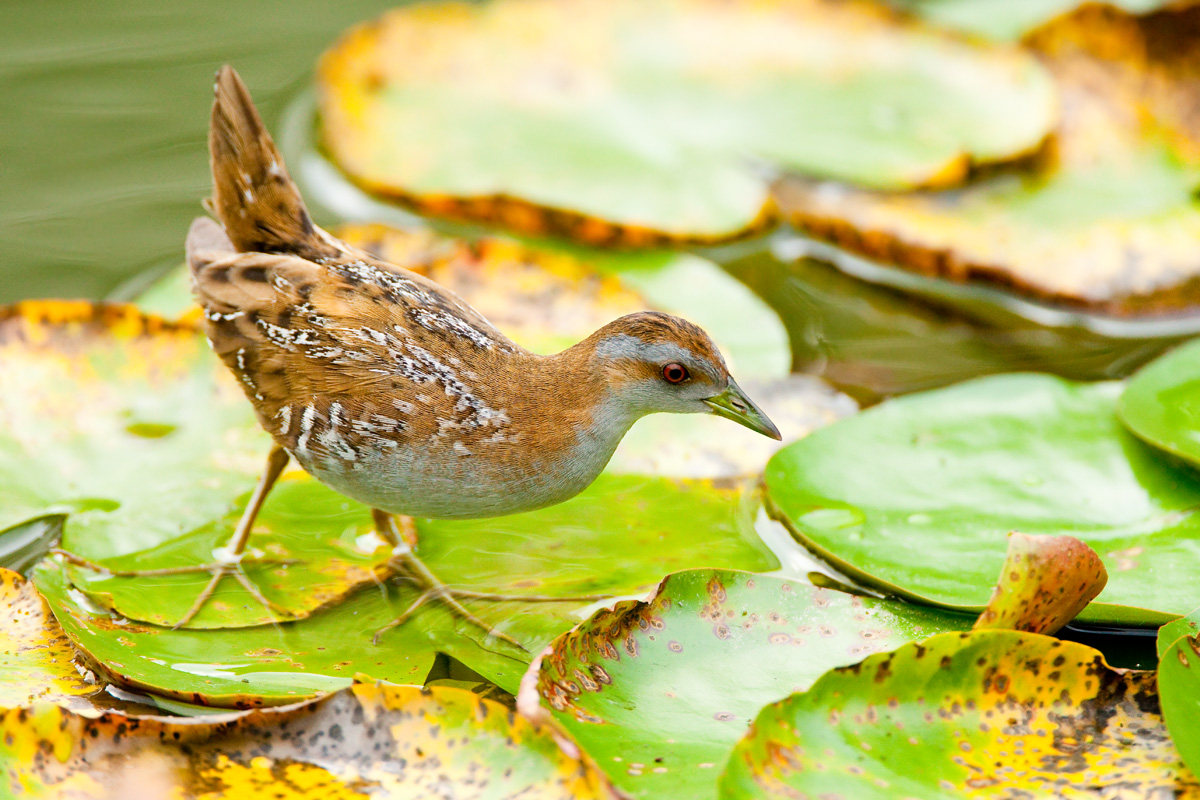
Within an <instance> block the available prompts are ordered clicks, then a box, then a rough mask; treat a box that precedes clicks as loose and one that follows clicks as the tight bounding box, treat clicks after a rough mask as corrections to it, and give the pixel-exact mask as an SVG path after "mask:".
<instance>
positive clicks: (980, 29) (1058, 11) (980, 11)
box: [888, 0, 1186, 42]
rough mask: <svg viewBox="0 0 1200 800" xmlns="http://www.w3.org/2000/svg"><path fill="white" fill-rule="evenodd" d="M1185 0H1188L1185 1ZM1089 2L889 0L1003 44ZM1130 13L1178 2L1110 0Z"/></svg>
mask: <svg viewBox="0 0 1200 800" xmlns="http://www.w3.org/2000/svg"><path fill="white" fill-rule="evenodd" d="M1185 1H1186V0H1185ZM1086 2H1089V0H888V3H889V5H892V6H894V7H895V8H899V9H904V10H905V11H909V12H911V13H912V14H914V15H916V16H918V17H920V18H921V19H923V20H925V21H927V22H931V23H933V24H935V25H940V26H942V27H946V28H950V29H952V30H957V31H963V32H964V33H970V34H974V35H977V36H984V37H986V38H988V39H994V40H996V41H1003V42H1015V41H1017V40H1018V39H1020V38H1021V37H1022V36H1024V35H1025V34H1027V33H1029V32H1030V31H1033V30H1036V29H1037V28H1039V27H1041V26H1042V25H1044V24H1045V23H1047V22H1049V21H1050V20H1052V19H1054V18H1055V17H1057V16H1059V15H1062V14H1068V13H1070V12H1072V11H1074V10H1075V9H1077V8H1079V7H1080V6H1082V5H1084V4H1085V3H1086ZM1106 5H1109V6H1113V7H1115V8H1120V9H1124V10H1125V11H1128V12H1129V13H1130V14H1145V13H1146V12H1149V11H1153V10H1155V9H1158V8H1161V7H1163V6H1170V5H1180V3H1179V2H1178V0H1107V3H1106Z"/></svg>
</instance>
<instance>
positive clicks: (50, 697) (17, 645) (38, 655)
mask: <svg viewBox="0 0 1200 800" xmlns="http://www.w3.org/2000/svg"><path fill="white" fill-rule="evenodd" d="M0 609H2V610H0V620H2V622H0V708H17V707H19V706H29V705H33V704H34V703H53V704H56V705H61V706H64V707H67V708H74V709H84V708H88V707H90V705H91V704H90V703H88V702H85V701H83V700H82V698H85V697H87V696H89V695H92V694H95V693H96V692H97V691H99V689H100V687H99V686H97V685H96V683H95V682H89V681H88V680H86V679H85V678H84V677H83V675H82V674H81V670H80V669H79V668H77V667H76V666H75V650H74V648H72V647H71V643H70V640H69V639H68V638H67V636H66V635H65V634H64V633H63V630H62V628H60V627H59V625H58V623H57V622H55V620H54V617H53V616H52V615H51V614H50V610H49V608H47V607H46V603H45V602H44V601H43V600H42V598H41V597H40V596H38V593H37V591H36V590H35V589H34V588H33V584H32V583H30V582H29V581H26V580H25V579H24V578H22V577H21V576H20V575H19V574H17V573H16V572H11V571H10V570H7V569H0Z"/></svg>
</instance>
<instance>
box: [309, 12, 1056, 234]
mask: <svg viewBox="0 0 1200 800" xmlns="http://www.w3.org/2000/svg"><path fill="white" fill-rule="evenodd" d="M318 79H319V88H320V95H321V98H320V105H321V115H322V125H323V129H324V135H325V143H326V145H327V147H328V148H329V150H330V151H331V152H332V154H333V156H334V159H335V160H336V161H337V163H338V164H339V165H340V166H341V167H342V169H344V170H345V171H346V172H347V173H348V174H349V175H350V176H351V177H352V178H353V179H354V180H355V181H356V182H358V183H359V184H360V185H362V186H364V187H366V188H368V189H369V190H371V191H374V192H377V193H380V194H383V195H386V196H388V197H390V198H395V199H398V200H401V201H403V202H405V203H407V204H409V205H411V206H415V207H416V208H418V209H419V210H421V211H424V212H428V213H432V214H440V215H447V216H454V217H460V218H472V219H482V220H487V221H495V222H500V223H501V224H503V225H505V226H507V227H509V228H512V229H516V230H520V231H524V232H528V233H539V234H540V233H555V234H562V235H566V236H568V237H571V238H574V239H577V240H581V241H584V242H587V243H590V244H614V243H619V244H632V245H638V246H645V245H648V244H653V243H658V242H663V241H673V240H687V241H717V240H726V239H730V238H734V237H738V236H743V235H746V234H748V233H750V232H753V231H754V230H756V229H760V228H762V227H763V226H764V225H767V224H769V223H770V222H771V221H772V219H773V213H772V212H773V205H772V203H771V200H770V198H769V194H768V191H767V186H766V185H765V183H764V181H763V180H762V179H761V178H760V177H759V174H758V170H756V169H755V167H754V165H753V164H752V163H751V161H752V160H762V161H767V162H769V163H771V164H772V165H774V166H777V167H780V168H783V169H792V170H800V171H804V172H809V173H817V174H821V175H825V176H830V177H838V178H843V179H849V180H854V181H861V182H863V183H865V184H867V185H871V186H877V187H884V188H887V189H902V188H911V187H913V186H919V185H928V184H938V185H946V184H948V183H953V182H955V181H957V180H960V179H961V178H962V177H963V176H964V175H965V173H966V171H967V169H968V168H969V166H970V165H971V164H973V163H982V162H995V161H1003V160H1005V159H1009V158H1012V157H1014V156H1018V155H1022V154H1025V153H1027V152H1029V151H1031V150H1033V149H1036V148H1037V147H1038V145H1039V144H1040V143H1041V141H1042V139H1043V137H1044V136H1045V135H1046V133H1047V132H1048V130H1049V128H1050V127H1051V126H1052V125H1053V122H1054V118H1055V115H1056V113H1057V109H1056V104H1055V94H1054V91H1053V88H1052V86H1051V85H1050V82H1049V80H1048V78H1047V76H1046V74H1045V73H1044V71H1043V70H1042V68H1041V67H1040V65H1038V64H1037V63H1036V61H1034V60H1033V59H1031V58H1030V57H1028V56H1027V55H1025V54H1023V53H1020V52H1018V51H1015V50H1011V49H1003V48H999V49H998V48H989V47H985V46H971V45H968V44H966V43H964V42H962V41H960V40H958V39H954V38H951V37H948V36H944V35H942V34H939V33H936V32H933V31H930V30H926V29H923V28H921V27H919V26H916V25H912V24H905V23H902V22H900V21H899V20H898V19H897V18H896V17H895V16H894V15H890V14H887V13H885V12H882V11H881V10H880V9H878V8H875V7H872V6H870V5H868V4H866V3H842V4H835V5H830V4H828V3H821V2H800V3H796V2H793V3H776V2H771V3H763V4H756V5H754V6H752V7H751V6H742V5H738V4H734V5H730V4H727V3H718V2H711V1H709V0H688V2H660V1H658V0H656V1H655V2H644V1H635V0H626V1H625V2H600V1H599V0H571V2H566V3H563V2H558V3H537V2H528V0H501V2H492V3H488V4H485V5H480V6H473V5H462V4H456V3H431V4H424V5H419V6H414V7H411V8H401V9H398V10H396V11H393V12H391V13H389V14H387V15H385V16H384V17H382V18H381V19H379V20H377V21H375V22H373V23H370V24H368V25H364V26H361V27H359V28H357V29H354V30H352V31H351V32H350V33H348V34H347V35H346V36H344V37H343V38H342V40H341V41H340V42H339V43H338V44H337V45H336V46H335V47H334V48H333V49H332V50H330V51H329V52H328V53H327V54H326V55H325V57H324V59H323V60H322V63H321V66H320V70H319V75H318ZM479 131H490V132H492V135H487V136H480V135H478V132H479Z"/></svg>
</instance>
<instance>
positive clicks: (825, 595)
mask: <svg viewBox="0 0 1200 800" xmlns="http://www.w3.org/2000/svg"><path fill="white" fill-rule="evenodd" d="M970 624H971V620H970V618H969V617H964V616H958V615H954V614H947V613H945V612H939V611H934V610H931V609H927V608H922V607H919V606H913V605H909V604H903V603H894V602H889V601H886V600H875V599H869V598H868V599H864V598H861V597H854V596H851V595H848V594H843V593H841V592H836V591H830V590H827V589H819V588H816V587H813V586H807V585H804V584H799V583H793V582H792V581H787V580H781V579H779V578H773V577H768V576H764V575H753V574H749V573H744V572H732V571H727V570H692V571H688V572H680V573H676V574H674V575H670V576H668V577H667V578H666V579H664V580H663V582H662V584H660V585H659V587H658V591H657V593H655V595H654V596H653V597H652V598H651V599H649V600H648V601H646V602H626V603H621V604H619V605H617V606H616V607H614V608H613V609H611V610H604V611H600V612H598V613H597V614H596V615H594V616H593V617H592V618H591V619H589V620H588V621H587V622H584V623H583V624H581V625H580V626H579V627H577V628H575V629H574V630H572V631H570V632H569V633H566V634H563V635H562V636H559V637H558V638H557V639H555V641H554V643H553V644H552V645H551V646H550V647H549V648H548V649H547V650H546V652H545V653H543V654H542V655H541V656H540V658H539V660H538V661H536V662H534V665H533V666H532V667H531V668H530V672H529V673H528V674H527V676H526V679H525V680H524V681H523V685H522V690H521V695H520V698H519V707H520V708H521V709H523V710H525V711H526V713H527V714H532V713H534V709H536V708H537V707H538V703H539V702H541V703H544V704H545V705H546V706H549V708H550V709H552V712H547V711H546V710H544V709H543V711H542V713H543V714H544V713H552V714H553V716H554V718H555V719H556V720H558V721H559V722H560V723H562V725H563V726H564V727H565V728H566V729H567V730H568V731H570V732H571V733H572V734H573V735H574V737H575V739H576V740H577V741H578V742H579V743H580V744H581V745H583V747H584V749H586V750H587V752H589V753H590V754H591V755H592V756H594V757H595V758H596V759H597V761H598V762H599V763H600V764H601V765H602V766H603V767H604V768H605V769H606V770H607V771H608V773H609V775H610V776H611V777H612V779H613V781H614V783H615V784H616V785H617V786H618V788H620V789H622V790H624V791H626V792H628V793H630V794H632V795H633V796H634V797H654V798H658V797H705V796H707V797H713V796H715V782H716V779H717V777H718V770H719V769H720V767H721V765H722V764H723V763H724V762H725V760H726V758H727V756H728V754H729V751H730V749H731V748H732V746H733V745H734V743H735V742H736V741H737V740H738V738H739V737H740V736H741V735H742V734H743V733H744V732H745V729H746V724H747V722H748V721H749V720H750V719H752V718H753V716H754V715H755V714H756V713H757V712H758V710H759V709H760V708H761V707H762V705H763V704H764V703H766V702H769V701H772V700H775V699H778V698H779V697H780V696H781V695H784V694H787V693H788V692H793V691H801V690H803V689H806V688H808V686H809V685H810V684H811V683H812V682H813V681H814V680H816V679H817V677H818V676H820V675H821V674H822V673H824V672H825V671H826V670H828V669H830V668H832V667H835V666H842V665H845V664H852V663H854V662H856V661H859V660H861V659H862V658H864V657H865V656H867V655H869V654H871V653H877V652H882V651H886V650H890V649H892V648H894V647H896V646H897V645H899V644H901V643H904V642H909V641H912V640H914V639H921V638H924V637H926V636H929V635H931V634H934V633H941V632H943V631H947V630H964V629H966V628H967V627H969V626H970Z"/></svg>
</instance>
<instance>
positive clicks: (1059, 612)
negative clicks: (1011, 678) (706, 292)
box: [974, 533, 1108, 636]
mask: <svg viewBox="0 0 1200 800" xmlns="http://www.w3.org/2000/svg"><path fill="white" fill-rule="evenodd" d="M1106 583H1108V573H1107V572H1105V570H1104V564H1103V562H1101V561H1100V556H1098V555H1096V551H1095V550H1093V549H1092V548H1090V547H1088V546H1087V545H1086V544H1084V543H1083V542H1081V541H1079V540H1078V539H1076V538H1075V537H1074V536H1029V535H1027V534H1024V533H1011V534H1009V536H1008V553H1007V555H1006V556H1005V559H1004V566H1002V567H1001V568H1000V580H999V581H997V583H996V588H995V589H993V590H992V598H991V599H990V600H989V601H988V604H987V608H985V609H984V610H983V613H982V614H980V615H979V619H977V620H976V621H975V626H974V627H975V630H983V629H988V628H1001V629H1005V630H1015V631H1026V632H1029V633H1044V634H1046V635H1048V636H1052V635H1054V633H1055V632H1057V631H1058V629H1059V628H1061V627H1062V626H1063V625H1066V624H1067V623H1068V622H1070V621H1071V620H1073V619H1074V618H1075V615H1076V614H1078V613H1079V612H1080V611H1082V610H1083V609H1084V607H1085V606H1087V604H1088V603H1089V602H1091V601H1092V599H1093V598H1094V597H1095V596H1096V595H1098V594H1100V591H1101V590H1102V589H1104V584H1106Z"/></svg>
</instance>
